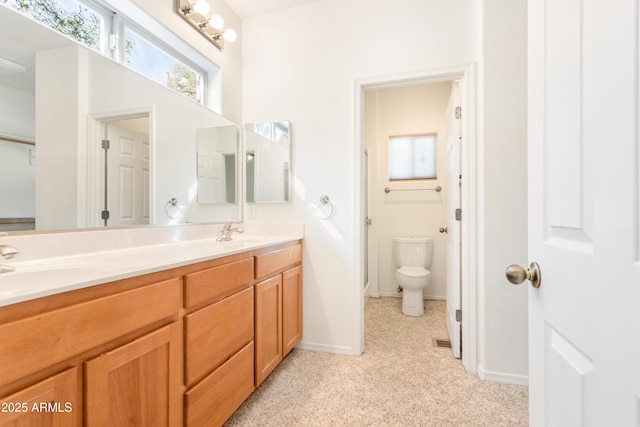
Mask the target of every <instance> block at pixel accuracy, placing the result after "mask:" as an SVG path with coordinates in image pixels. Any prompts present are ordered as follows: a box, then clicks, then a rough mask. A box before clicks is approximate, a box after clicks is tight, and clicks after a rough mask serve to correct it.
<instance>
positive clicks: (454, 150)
mask: <svg viewBox="0 0 640 427" xmlns="http://www.w3.org/2000/svg"><path fill="white" fill-rule="evenodd" d="M456 108H460V82H459V81H454V82H452V87H451V95H450V97H449V106H448V107H447V175H446V178H447V195H448V196H447V332H448V333H449V340H450V341H451V348H452V349H453V355H454V356H455V357H457V358H460V356H461V351H460V341H461V336H460V321H459V320H458V319H459V318H458V317H457V316H456V312H457V311H458V310H460V301H461V300H460V295H461V289H460V221H458V220H456V209H458V208H460V152H461V151H460V144H461V139H460V138H461V120H460V119H459V118H458V117H457V116H456Z"/></svg>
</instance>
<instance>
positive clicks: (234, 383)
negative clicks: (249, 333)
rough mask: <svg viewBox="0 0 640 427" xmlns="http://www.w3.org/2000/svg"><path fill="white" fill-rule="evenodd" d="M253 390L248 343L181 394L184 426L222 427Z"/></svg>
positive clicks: (251, 350)
mask: <svg viewBox="0 0 640 427" xmlns="http://www.w3.org/2000/svg"><path fill="white" fill-rule="evenodd" d="M253 390H254V387H253V341H252V342H250V343H249V344H247V345H246V346H245V347H244V348H243V349H242V350H241V351H239V352H238V353H237V354H236V355H234V356H233V357H232V358H231V359H229V360H228V361H227V362H226V363H225V364H224V365H222V366H221V367H219V368H218V369H217V370H215V371H214V372H212V373H211V375H209V376H208V377H206V378H205V379H204V380H202V382H200V383H199V384H198V385H196V386H195V387H193V388H192V389H191V390H190V391H188V392H187V393H185V399H184V402H185V419H186V425H187V427H199V426H204V425H206V426H220V425H222V423H224V422H225V421H226V420H227V419H228V418H229V417H230V416H231V414H233V413H234V412H235V410H236V409H238V408H239V407H240V405H241V404H242V402H244V400H245V399H246V398H247V397H249V395H250V394H251V393H253Z"/></svg>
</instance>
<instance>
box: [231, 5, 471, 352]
mask: <svg viewBox="0 0 640 427" xmlns="http://www.w3.org/2000/svg"><path fill="white" fill-rule="evenodd" d="M475 20H476V10H475V4H474V3H470V2H468V1H464V0H453V1H447V2H441V1H436V0H428V1H426V0H408V1H404V2H402V7H399V6H398V2H397V1H392V0H378V1H373V2H372V1H370V0H344V1H329V0H327V1H319V2H315V3H311V4H308V5H305V6H301V7H297V8H292V9H288V10H284V11H281V12H277V13H273V14H269V15H265V16H258V17H254V18H249V19H246V20H245V21H244V22H243V34H242V37H243V39H244V41H243V42H244V53H243V71H244V80H243V82H244V85H243V87H244V88H243V94H244V102H243V104H244V120H245V122H252V123H253V122H262V121H270V120H291V123H292V126H293V128H294V129H295V132H294V133H293V136H292V142H291V147H292V156H293V157H292V165H291V167H292V172H293V176H294V179H293V185H294V195H293V205H277V206H276V205H257V207H256V208H257V212H256V216H255V220H256V221H258V222H304V223H305V244H304V263H305V268H304V278H303V280H304V335H303V342H302V343H301V346H302V347H306V348H314V349H319V350H326V351H334V352H341V353H350V354H357V353H359V349H358V346H359V339H360V331H359V329H358V323H357V322H358V320H357V319H358V316H359V313H358V308H357V307H359V304H360V300H361V289H362V284H361V283H357V281H358V272H359V269H360V266H359V265H358V263H357V262H356V254H355V251H356V249H355V248H357V247H358V245H359V242H356V233H355V230H354V227H355V226H356V224H357V225H358V226H359V225H360V221H357V222H356V218H355V212H356V209H357V206H356V201H357V200H358V194H357V192H358V191H359V188H360V186H359V183H356V178H355V174H356V166H355V165H356V159H355V158H354V153H355V152H356V150H355V144H356V141H355V138H354V135H355V129H354V93H355V90H354V86H355V80H356V79H360V78H364V77H371V76H385V75H389V74H395V73H406V72H411V71H416V70H428V69H434V68H440V67H447V66H451V65H454V64H455V65H458V64H468V63H471V62H473V61H474V60H475V25H476V22H475ZM323 194H326V195H328V196H329V197H330V199H331V201H332V203H333V204H334V205H335V208H336V214H335V216H334V217H333V218H331V219H329V220H326V221H322V220H319V219H317V218H316V217H315V216H314V215H313V209H312V206H313V203H314V201H316V200H318V198H319V197H320V196H321V195H323Z"/></svg>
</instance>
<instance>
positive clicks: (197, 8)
mask: <svg viewBox="0 0 640 427" xmlns="http://www.w3.org/2000/svg"><path fill="white" fill-rule="evenodd" d="M209 9H210V7H209V3H207V0H198V1H197V2H195V3H194V5H193V11H194V12H195V13H199V14H200V15H203V16H204V15H206V14H207V13H209Z"/></svg>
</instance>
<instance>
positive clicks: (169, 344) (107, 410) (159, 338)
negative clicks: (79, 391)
mask: <svg viewBox="0 0 640 427" xmlns="http://www.w3.org/2000/svg"><path fill="white" fill-rule="evenodd" d="M180 335H181V334H180V328H179V326H178V324H175V323H174V324H172V325H169V326H166V327H164V328H161V329H158V330H157V331H154V332H151V333H149V334H147V335H145V336H143V337H141V338H138V339H136V340H135V341H132V342H130V343H129V344H126V345H123V346H122V347H119V348H116V349H115V350H112V351H110V352H108V353H105V354H102V355H100V356H98V357H96V358H95V359H92V360H90V361H88V362H85V421H86V425H87V426H89V427H91V426H115V425H128V426H179V425H181V423H182V398H181V396H182V395H181V385H182V375H181V371H182V357H181V346H182V340H181V336H180Z"/></svg>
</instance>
